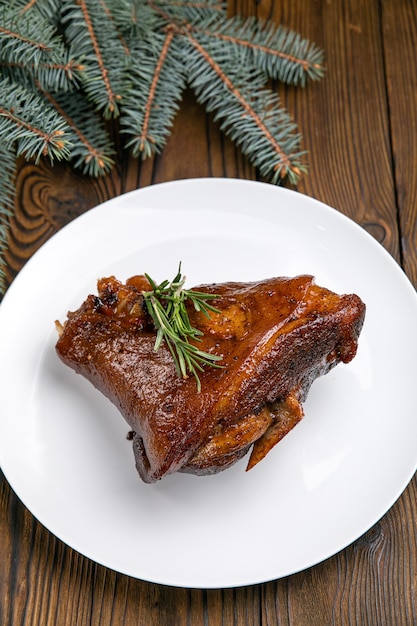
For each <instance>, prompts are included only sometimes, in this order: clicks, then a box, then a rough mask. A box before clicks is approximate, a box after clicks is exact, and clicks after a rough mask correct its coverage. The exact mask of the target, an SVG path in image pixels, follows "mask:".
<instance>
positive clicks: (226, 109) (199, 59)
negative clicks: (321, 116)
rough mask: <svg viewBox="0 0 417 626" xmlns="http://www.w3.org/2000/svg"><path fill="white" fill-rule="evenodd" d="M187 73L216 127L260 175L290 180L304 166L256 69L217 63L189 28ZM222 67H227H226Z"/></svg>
mask: <svg viewBox="0 0 417 626" xmlns="http://www.w3.org/2000/svg"><path fill="white" fill-rule="evenodd" d="M185 36H186V37H187V38H188V40H189V43H190V44H191V49H190V54H189V55H188V63H187V74H188V77H189V81H190V85H191V87H192V88H193V89H194V91H195V93H196V96H197V99H198V101H199V102H201V103H202V104H205V106H206V109H207V110H208V111H210V112H214V114H215V120H217V121H219V122H220V127H221V129H222V130H223V131H224V132H226V133H227V134H228V135H229V136H230V137H231V139H232V140H233V141H234V142H235V143H237V144H238V145H239V146H240V148H241V150H242V151H243V153H244V154H246V155H247V156H248V158H249V159H250V161H251V162H252V163H253V165H254V166H255V167H256V168H258V169H259V171H260V173H261V174H262V175H264V176H267V177H268V178H270V179H271V180H272V182H279V181H280V180H282V179H283V178H285V177H288V178H289V180H290V181H291V182H295V181H296V180H297V179H298V177H299V175H300V174H301V172H302V171H304V166H303V164H302V163H301V157H302V152H301V151H300V149H299V142H300V135H299V134H298V133H295V130H296V127H295V124H294V123H293V122H292V121H291V119H290V117H289V115H288V114H287V112H286V111H285V110H284V109H283V108H282V107H281V106H280V102H279V98H278V96H277V95H276V94H275V93H274V92H272V91H270V90H267V89H265V88H263V80H262V76H261V75H260V73H259V72H258V71H257V70H252V71H250V70H248V69H244V71H242V69H241V66H240V67H239V66H238V67H237V70H236V66H235V65H234V66H232V67H229V66H227V63H228V59H223V64H220V63H219V62H217V61H216V60H215V59H214V58H213V54H212V52H213V50H209V49H208V48H206V47H204V45H203V44H202V43H201V42H200V41H198V39H196V38H195V37H194V36H193V35H192V34H191V32H190V31H187V32H186V34H185ZM226 66H227V69H226Z"/></svg>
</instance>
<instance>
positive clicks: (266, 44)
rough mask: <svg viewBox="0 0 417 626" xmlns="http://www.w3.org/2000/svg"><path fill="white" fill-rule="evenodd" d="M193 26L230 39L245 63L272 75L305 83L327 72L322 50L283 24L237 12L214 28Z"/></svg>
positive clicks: (225, 40) (208, 34)
mask: <svg viewBox="0 0 417 626" xmlns="http://www.w3.org/2000/svg"><path fill="white" fill-rule="evenodd" d="M194 30H195V31H196V32H200V33H202V34H204V35H205V36H206V38H207V39H208V40H210V39H218V40H221V41H222V42H224V43H227V44H229V43H230V44H231V45H232V46H233V47H234V48H235V49H237V50H238V51H239V54H240V55H241V57H240V58H241V60H240V62H241V63H242V64H243V65H244V66H248V65H250V66H255V67H257V68H259V69H260V70H262V71H263V72H265V74H266V75H267V76H268V77H269V78H273V79H276V80H280V81H282V82H284V83H287V84H291V85H301V86H303V87H304V86H305V84H306V82H307V79H310V80H318V79H320V78H322V76H323V74H324V65H323V56H324V55H323V51H322V50H321V49H320V48H318V47H317V46H316V45H315V44H313V43H311V42H310V41H308V40H307V39H303V38H302V37H301V36H300V35H299V34H298V33H295V32H294V31H291V30H288V29H286V28H284V27H283V26H279V27H276V26H275V25H274V24H270V23H267V22H261V21H259V20H257V19H256V18H254V17H250V18H247V19H242V18H241V17H240V16H236V17H233V18H230V19H229V20H226V21H224V22H222V23H220V24H217V25H216V28H215V29H213V28H208V27H207V25H204V24H202V25H200V26H197V27H196V26H195V27H194Z"/></svg>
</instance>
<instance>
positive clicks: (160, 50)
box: [122, 28, 185, 158]
mask: <svg viewBox="0 0 417 626" xmlns="http://www.w3.org/2000/svg"><path fill="white" fill-rule="evenodd" d="M180 59H181V56H180V53H179V49H178V46H177V43H176V38H175V30H174V29H173V28H168V29H167V31H166V33H165V35H163V36H161V35H156V36H154V37H153V39H152V40H148V39H145V40H144V41H143V42H142V43H141V44H140V45H138V46H137V47H136V48H135V49H133V50H132V61H133V67H132V72H131V81H132V87H131V89H130V91H129V93H128V94H127V95H126V98H125V102H124V105H123V115H122V132H123V133H124V134H125V135H127V137H128V139H127V141H126V147H127V148H130V149H131V150H132V154H133V155H134V156H138V155H139V154H142V156H143V158H146V157H149V156H151V154H152V153H154V152H158V151H159V150H161V149H162V147H163V145H164V144H165V142H166V139H167V137H168V136H169V132H170V129H171V126H172V123H173V119H174V116H175V113H176V112H177V110H178V107H179V102H180V99H181V94H182V91H183V89H184V86H185V72H184V66H183V64H182V63H181V60H180ZM171 76H175V81H174V80H172V79H170V77H171Z"/></svg>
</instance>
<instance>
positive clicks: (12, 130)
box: [0, 79, 70, 163]
mask: <svg viewBox="0 0 417 626" xmlns="http://www.w3.org/2000/svg"><path fill="white" fill-rule="evenodd" d="M0 143H4V144H5V145H6V146H8V147H9V148H10V149H11V148H12V147H13V146H14V145H15V146H16V155H17V156H20V155H23V156H25V158H26V159H34V160H35V162H36V163H37V162H38V161H39V159H40V158H41V156H44V157H49V158H50V159H51V160H54V159H58V160H61V159H65V158H69V156H70V150H69V145H68V144H69V141H68V127H67V125H66V123H65V121H64V120H63V119H62V118H61V117H60V116H59V115H58V114H57V113H56V112H55V111H54V110H53V109H52V108H49V107H47V106H46V105H45V101H44V100H43V99H42V98H41V97H40V96H38V95H37V94H35V93H32V92H30V91H29V90H28V89H25V88H24V87H20V86H16V85H14V84H13V83H11V82H9V81H8V80H7V79H3V80H0Z"/></svg>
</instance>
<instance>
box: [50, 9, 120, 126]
mask: <svg viewBox="0 0 417 626" xmlns="http://www.w3.org/2000/svg"><path fill="white" fill-rule="evenodd" d="M62 21H63V24H64V25H65V35H66V38H67V41H68V42H69V45H70V48H71V49H72V50H74V51H77V54H78V55H79V56H81V57H82V58H83V60H84V66H85V70H84V80H83V84H82V86H83V89H84V90H85V93H86V94H87V97H88V98H89V99H90V100H91V101H92V102H93V103H94V105H95V107H96V109H97V110H98V111H100V112H102V114H103V116H104V117H105V118H106V119H108V118H110V117H117V116H118V115H119V113H120V108H119V107H120V101H121V99H122V94H123V92H124V89H125V81H126V77H125V70H126V67H127V57H126V53H125V50H124V49H123V46H122V45H121V43H120V41H119V39H118V33H117V30H116V27H115V24H114V21H113V19H110V18H109V15H108V12H107V11H106V10H105V9H104V8H103V4H102V3H101V2H100V1H99V0H79V2H78V4H70V5H69V6H68V8H67V9H66V11H65V14H64V16H63V20H62Z"/></svg>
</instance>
